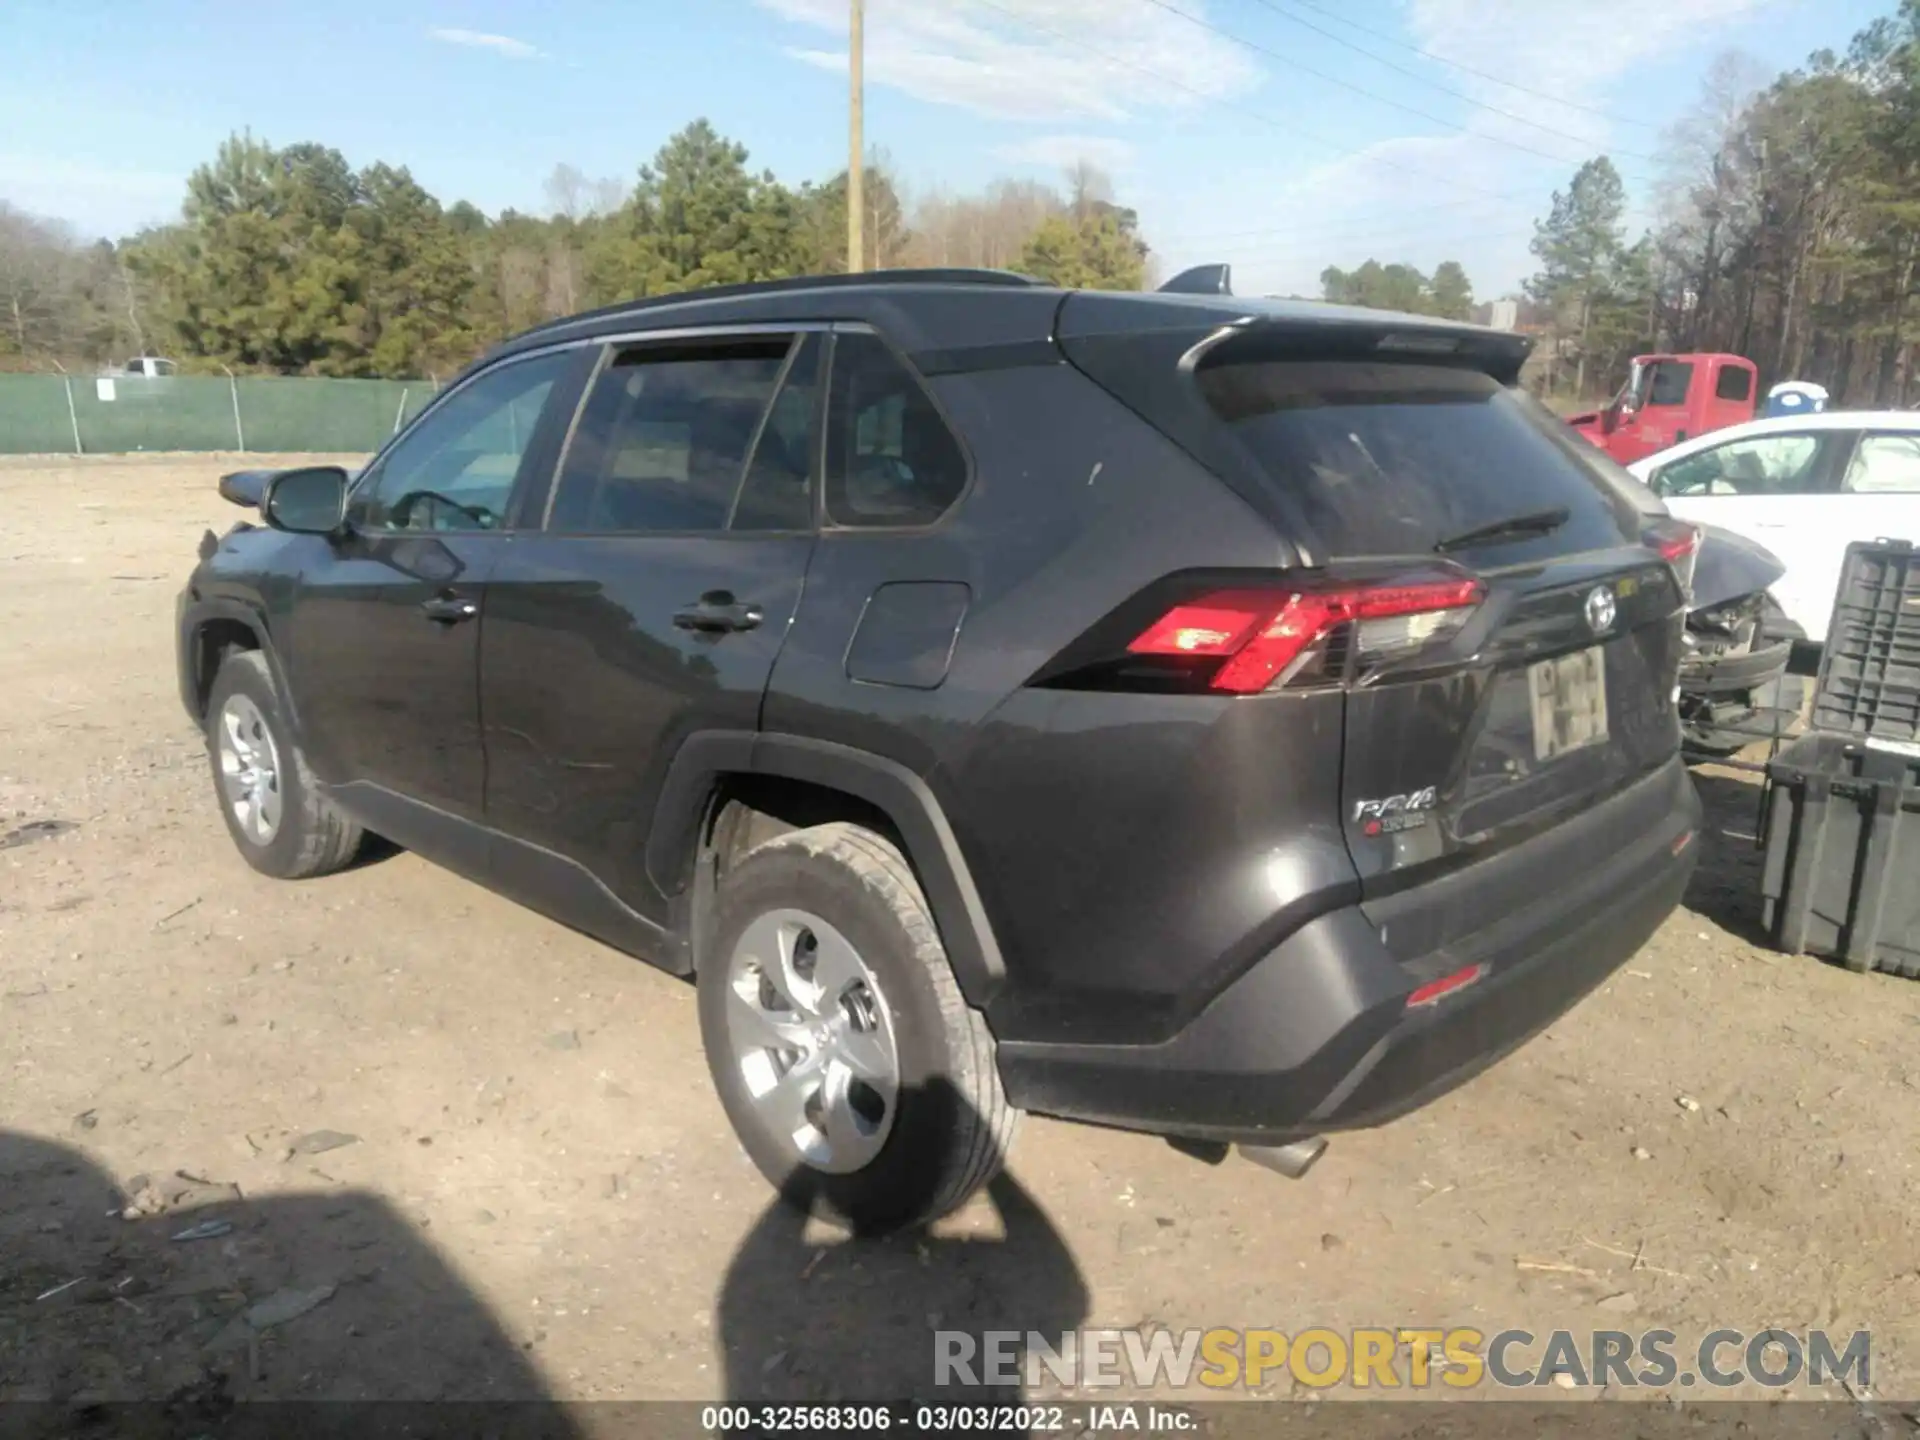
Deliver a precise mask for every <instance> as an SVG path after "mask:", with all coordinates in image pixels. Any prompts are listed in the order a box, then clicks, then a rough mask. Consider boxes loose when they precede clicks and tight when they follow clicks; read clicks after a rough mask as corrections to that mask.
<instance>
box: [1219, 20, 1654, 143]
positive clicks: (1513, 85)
mask: <svg viewBox="0 0 1920 1440" xmlns="http://www.w3.org/2000/svg"><path fill="white" fill-rule="evenodd" d="M1254 3H1255V4H1257V5H1264V6H1266V8H1267V9H1269V10H1273V9H1275V8H1276V7H1275V6H1274V5H1273V3H1272V0H1254ZM1292 3H1294V4H1295V5H1298V6H1300V7H1301V8H1302V9H1306V10H1311V11H1313V13H1314V14H1316V15H1324V16H1326V17H1327V19H1329V20H1334V21H1338V22H1339V23H1340V24H1342V25H1346V26H1350V27H1351V28H1353V29H1355V30H1358V31H1359V32H1360V33H1361V34H1362V35H1368V36H1371V37H1372V38H1373V39H1375V40H1379V41H1381V42H1382V43H1384V44H1387V45H1392V46H1396V47H1397V48H1399V49H1401V50H1410V51H1412V52H1413V53H1414V54H1415V55H1418V56H1419V57H1420V58H1421V59H1423V60H1431V61H1433V63H1434V64H1436V65H1445V66H1447V67H1448V68H1449V69H1453V70H1458V71H1460V72H1461V73H1462V74H1465V75H1471V76H1473V77H1474V78H1475V79H1476V80H1486V81H1490V82H1491V83H1493V84H1495V85H1504V86H1505V87H1506V88H1507V89H1509V90H1517V91H1518V92H1519V93H1520V94H1522V95H1531V96H1533V97H1534V99H1536V100H1549V101H1552V102H1553V103H1554V104H1555V105H1564V106H1566V107H1567V109H1569V110H1581V111H1585V112H1586V113H1587V114H1589V115H1598V116H1599V117H1600V118H1601V119H1602V120H1611V121H1613V122H1614V123H1615V124H1617V125H1637V126H1639V127H1640V128H1641V129H1642V130H1658V129H1659V128H1660V127H1659V126H1658V125H1655V124H1653V123H1652V122H1651V121H1647V120H1639V119H1636V118H1634V117H1633V116H1631V115H1615V114H1613V113H1612V112H1611V111H1607V110H1602V109H1599V108H1598V107H1596V106H1593V105H1582V104H1581V103H1580V102H1579V101H1578V100H1568V99H1566V98H1564V97H1563V96H1559V95H1549V94H1548V93H1547V92H1546V91H1544V90H1535V89H1532V88H1530V87H1529V86H1526V85H1522V84H1520V83H1519V82H1518V81H1517V80H1508V79H1504V78H1503V77H1501V76H1499V75H1493V74H1489V73H1488V72H1487V71H1485V70H1476V69H1474V68H1473V67H1472V66H1471V65H1467V64H1464V63H1462V62H1461V61H1459V60H1449V59H1447V58H1446V57H1445V56H1444V55H1436V54H1434V53H1433V52H1432V51H1431V50H1422V49H1421V48H1420V47H1419V46H1418V45H1410V44H1408V43H1407V42H1406V41H1405V40H1396V39H1394V38H1393V37H1392V36H1391V35H1382V34H1381V33H1380V32H1379V31H1378V30H1374V29H1372V28H1370V27H1369V26H1366V25H1362V24H1361V23H1360V22H1359V21H1357V20H1349V19H1347V17H1346V16H1344V15H1337V14H1335V13H1334V12H1333V11H1331V10H1328V9H1326V8H1325V7H1324V6H1320V5H1316V4H1314V3H1313V0H1292ZM1281 13H1284V12H1281ZM1301 23H1303V24H1304V23H1305V22H1304V21H1303V22H1301Z"/></svg>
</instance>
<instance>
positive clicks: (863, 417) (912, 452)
mask: <svg viewBox="0 0 1920 1440" xmlns="http://www.w3.org/2000/svg"><path fill="white" fill-rule="evenodd" d="M966 485H967V460H966V456H965V455H964V454H963V453H962V451H961V449H960V442H959V441H957V440H956V439H954V437H953V433H952V432H951V431H950V430H948V429H947V425H946V422H945V421H944V420H942V419H941V418H940V412H939V411H938V410H936V409H934V407H933V401H932V400H930V399H928V398H927V393H926V391H924V390H923V389H921V388H920V382H919V381H918V380H917V379H916V378H915V377H914V376H913V374H912V372H911V371H909V370H908V369H907V368H906V366H905V365H903V364H902V363H901V362H900V361H899V360H898V359H897V358H895V356H894V354H893V352H892V351H891V350H889V349H887V347H886V345H885V344H883V343H882V342H881V341H880V339H879V338H878V337H877V336H873V335H862V334H851V335H841V336H839V337H838V338H837V339H836V340H835V341H834V348H833V383H832V386H831V387H830V389H829V392H828V416H827V516H828V518H829V519H830V520H832V521H833V523H834V524H836V525H862V526H865V525H928V524H931V523H932V522H933V521H935V520H937V519H939V518H940V516H941V515H942V514H944V513H945V512H946V509H947V507H948V506H949V505H951V504H953V502H954V501H955V500H957V499H959V498H960V492H961V491H962V490H964V489H965V488H966Z"/></svg>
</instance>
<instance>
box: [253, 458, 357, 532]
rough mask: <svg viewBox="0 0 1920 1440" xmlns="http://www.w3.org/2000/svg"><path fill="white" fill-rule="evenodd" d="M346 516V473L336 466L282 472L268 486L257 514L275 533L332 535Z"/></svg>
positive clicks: (315, 466)
mask: <svg viewBox="0 0 1920 1440" xmlns="http://www.w3.org/2000/svg"><path fill="white" fill-rule="evenodd" d="M346 513H347V472H346V471H344V470H342V469H341V468H340V467H339V466H338V465H314V466H310V467H308V468H306V469H302V470H282V471H281V472H280V473H279V474H277V475H275V476H274V477H273V478H272V479H271V480H269V481H268V482H267V485H266V489H265V491H264V492H263V493H262V494H261V497H260V514H261V516H262V517H263V518H265V520H266V522H267V524H269V525H271V526H272V527H273V528H274V529H275V530H285V531H287V532H288V533H290V534H293V535H332V534H335V533H337V532H338V531H339V529H340V525H341V522H342V521H343V520H344V519H345V518H346Z"/></svg>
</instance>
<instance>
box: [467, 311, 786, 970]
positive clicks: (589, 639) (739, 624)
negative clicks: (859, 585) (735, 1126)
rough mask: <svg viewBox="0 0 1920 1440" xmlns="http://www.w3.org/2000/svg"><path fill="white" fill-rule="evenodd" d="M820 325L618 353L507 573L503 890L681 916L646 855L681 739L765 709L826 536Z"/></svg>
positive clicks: (492, 647) (578, 919)
mask: <svg viewBox="0 0 1920 1440" xmlns="http://www.w3.org/2000/svg"><path fill="white" fill-rule="evenodd" d="M822 338H823V337H822V336H820V335H818V334H811V333H807V334H799V335H792V334H778V335H757V336H729V337H713V338H710V339H703V340H698V341H692V342H689V341H687V340H685V339H681V340H676V341H672V342H661V343H655V344H651V345H646V344H642V345H624V346H619V347H615V348H613V349H610V350H609V351H608V352H607V353H606V354H605V355H604V356H603V357H602V359H601V363H600V368H599V370H598V373H597V374H596V375H595V377H594V378H593V379H592V381H591V382H590V383H589V387H588V390H587V395H586V399H585V401H584V402H583V403H582V405H581V407H580V412H579V415H578V418H577V419H576V420H575V422H574V425H573V429H572V434H571V437H570V439H569V440H568V443H567V449H566V452H565V455H564V457H563V458H562V460H561V463H560V466H559V470H558V475H557V478H556V480H555V481H554V485H553V492H552V494H551V496H550V497H548V499H547V503H546V515H545V523H544V525H543V526H541V527H540V528H539V529H537V530H535V529H533V528H532V526H531V525H530V526H529V530H528V531H527V532H524V533H522V534H521V535H519V536H517V537H516V538H515V540H514V542H513V543H512V544H511V545H510V546H508V547H507V548H506V552H505V554H504V555H503V556H502V558H501V561H500V564H499V565H498V567H497V568H496V569H495V570H494V571H493V573H492V575H491V576H490V578H489V581H488V599H487V616H486V622H485V624H484V625H483V626H482V630H481V642H480V647H481V656H480V706H481V713H482V716H483V718H484V722H485V733H486V747H487V785H486V814H487V823H488V824H489V825H490V826H491V827H492V828H493V829H494V831H495V832H496V834H497V835H498V836H500V837H503V838H502V839H499V840H496V850H495V858H496V866H497V869H498V871H499V873H498V874H497V876H496V883H497V884H499V885H501V886H502V888H505V889H507V890H508V891H509V892H510V893H514V894H516V895H519V896H520V898H522V899H525V900H527V901H528V902H529V903H532V904H535V905H538V906H540V907H541V908H543V909H546V910H548V911H549V912H551V913H555V914H557V915H559V916H560V918H562V919H565V920H568V921H570V922H571V923H573V924H576V925H579V926H581V927H582V928H585V929H588V930H592V931H594V932H595V933H598V934H602V935H605V936H606V937H607V938H609V939H613V940H614V941H615V943H623V940H624V934H623V933H622V932H621V930H620V921H619V918H618V916H615V915H610V914H609V913H607V912H605V911H604V910H602V909H600V908H598V907H600V905H601V904H602V898H603V897H604V895H608V894H610V895H612V896H613V897H614V898H615V899H616V900H617V901H618V904H619V905H620V906H621V907H624V909H625V910H626V911H628V912H631V913H633V914H637V915H639V916H640V917H641V918H642V919H643V920H646V921H650V922H652V923H653V924H655V925H663V924H665V923H666V905H667V900H666V896H667V894H668V893H669V892H670V891H672V890H673V889H675V888H677V886H676V885H675V884H674V883H673V882H672V879H671V878H670V877H668V878H667V883H666V884H665V885H664V886H663V884H662V883H660V881H659V880H657V879H656V878H655V877H650V876H649V875H648V873H647V868H646V862H645V856H646V840H647V829H648V823H649V821H650V819H651V818H652V814H653V810H654V805H655V801H656V800H657V798H658V795H659V791H660V787H661V783H662V781H663V779H664V777H665V774H666V769H667V766H668V765H669V764H670V763H671V761H672V758H673V755H674V752H675V751H676V750H677V749H678V748H679V746H680V744H681V742H682V741H683V740H684V739H685V738H686V737H687V736H688V735H689V734H692V733H693V732H695V731H697V730H728V731H735V732H749V733H750V732H752V731H753V730H754V729H755V728H757V726H758V724H759V717H760V705H761V697H762V695H763V693H764V691H765V690H766V685H767V678H768V676H769V674H770V673H771V672H772V669H773V662H774V660H775V658H776V657H777V656H778V654H779V652H780V647H781V643H782V642H783V640H784V639H785V637H786V633H787V626H788V622H789V621H790V620H791V619H792V617H793V614H794V611H795V609H796V607H797V606H798V604H799V600H800V590H801V582H802V581H803V579H804V578H805V575H806V569H807V563H808V557H809V556H810V555H811V553H812V550H813V543H814V505H815V499H814V497H815V493H816V489H817V486H816V483H815V480H814V476H815V473H816V471H817V468H818V467H817V464H816V456H817V452H818V443H817V438H816V437H817V434H818V427H817V422H816V418H815V411H816V409H817V405H818V394H819V389H820V382H819V375H818V371H819V366H820V351H821V342H822ZM511 842H519V843H518V844H517V845H516V844H513V843H511ZM583 876H585V877H591V880H592V881H593V882H594V883H593V884H591V885H589V886H582V885H581V883H580V879H581V877H583ZM596 897H602V898H596Z"/></svg>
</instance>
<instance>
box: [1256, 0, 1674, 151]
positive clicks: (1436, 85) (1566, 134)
mask: <svg viewBox="0 0 1920 1440" xmlns="http://www.w3.org/2000/svg"><path fill="white" fill-rule="evenodd" d="M1254 3H1255V4H1257V5H1260V6H1261V7H1263V8H1264V9H1267V10H1271V11H1272V12H1273V13H1274V14H1275V15H1278V16H1279V17H1280V18H1281V19H1282V20H1290V21H1292V22H1293V23H1294V24H1295V25H1300V26H1303V27H1305V28H1306V29H1308V30H1311V31H1312V32H1313V33H1314V34H1316V35H1322V36H1325V37H1326V38H1327V39H1329V40H1331V41H1333V43H1334V44H1336V45H1344V46H1345V47H1346V48H1347V49H1349V50H1351V51H1353V53H1354V54H1356V55H1364V56H1366V57H1367V59H1369V60H1371V61H1373V62H1374V63H1375V64H1376V65H1384V66H1386V67H1387V68H1388V69H1389V70H1393V71H1397V72H1398V73H1400V74H1402V75H1405V76H1407V77H1408V78H1410V79H1413V80H1417V81H1419V82H1420V83H1421V84H1422V85H1426V86H1429V87H1431V88H1432V89H1435V90H1438V91H1439V92H1440V93H1441V94H1442V95H1451V96H1452V97H1453V98H1454V99H1456V100H1464V101H1465V102H1466V103H1467V104H1469V105H1472V106H1475V107H1476V108H1478V109H1481V110H1485V111H1486V112H1487V113H1489V114H1491V115H1499V116H1503V117H1504V118H1506V119H1508V120H1516V121H1518V122H1519V123H1520V124H1522V125H1531V126H1532V127H1533V128H1534V129H1536V130H1544V131H1545V132H1546V133H1547V134H1549V135H1558V136H1559V137H1560V138H1561V139H1562V140H1572V141H1574V142H1575V143H1576V144H1580V145H1585V146H1588V147H1589V148H1592V149H1605V148H1607V147H1605V146H1603V145H1600V144H1599V143H1598V142H1596V141H1593V140H1589V139H1587V138H1586V137H1584V136H1581V135H1575V134H1573V133H1572V132H1571V131H1567V130H1556V129H1555V128H1554V127H1553V126H1551V125H1547V124H1544V123H1542V122H1541V121H1538V120H1529V119H1528V118H1527V117H1526V116H1524V115H1516V114H1515V113H1514V112H1513V111H1511V110H1502V109H1501V108H1500V107H1499V106H1498V105H1489V104H1487V102H1486V101H1484V100H1476V99H1474V97H1473V96H1471V95H1469V94H1467V93H1466V92H1465V91H1464V90H1455V89H1454V88H1453V87H1452V86H1450V85H1442V84H1441V83H1440V82H1439V81H1438V80H1435V79H1433V78H1432V77H1431V76H1428V75H1422V74H1421V73H1420V72H1419V71H1418V70H1415V69H1413V68H1412V67H1411V66H1408V65H1402V64H1400V63H1399V62H1398V61H1394V60H1389V59H1387V57H1386V56H1384V55H1376V54H1374V53H1373V52H1372V51H1371V50H1367V49H1364V48H1362V47H1361V46H1359V45H1356V44H1354V43H1353V42H1352V41H1351V40H1348V39H1347V38H1345V37H1344V36H1341V35H1336V34H1334V33H1333V31H1331V30H1328V29H1326V28H1325V27H1324V26H1320V25H1316V24H1314V23H1313V22H1312V21H1311V20H1303V19H1301V17H1300V16H1298V15H1295V14H1293V13H1292V12H1290V11H1287V10H1283V9H1281V8H1280V7H1279V6H1278V5H1276V4H1274V3H1273V0H1254ZM1347 23H1349V24H1351V23H1352V22H1351V21H1349V22H1347ZM1368 33H1371V32H1368ZM1382 38H1385V37H1382ZM1409 48H1411V47H1409ZM1415 53H1416V54H1421V55H1424V54H1426V52H1425V51H1424V50H1420V51H1415ZM1429 58H1433V57H1429ZM1437 63H1441V64H1444V63H1447V62H1444V61H1439V62H1437ZM1468 73H1469V74H1478V73H1479V72H1478V71H1469V72H1468ZM1483 78H1489V77H1483ZM1499 83H1502V84H1504V83H1506V82H1504V81H1502V82H1499ZM1514 88H1515V89H1520V88H1521V87H1519V86H1515V87H1514ZM1524 93H1526V94H1529V95H1531V94H1535V93H1536V92H1534V91H1531V90H1528V91H1525V92H1524ZM1540 98H1541V99H1552V98H1553V97H1552V96H1548V95H1542V96H1540ZM1556 103H1558V104H1561V105H1568V104H1571V103H1572V102H1571V101H1566V100H1561V101H1557V102H1556ZM1574 108H1575V109H1578V110H1585V109H1587V108H1588V107H1586V106H1584V105H1577V106H1574ZM1591 113H1593V114H1595V115H1600V116H1601V118H1603V119H1611V118H1612V117H1611V116H1606V115H1604V114H1602V112H1600V111H1597V110H1595V111H1592V112H1591ZM1613 153H1614V154H1616V155H1625V156H1627V157H1628V158H1630V159H1634V160H1654V159H1655V157H1654V156H1652V155H1642V154H1640V153H1639V152H1638V151H1634V150H1621V149H1618V148H1615V150H1614V152H1613ZM1656 163H1657V161H1656Z"/></svg>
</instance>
